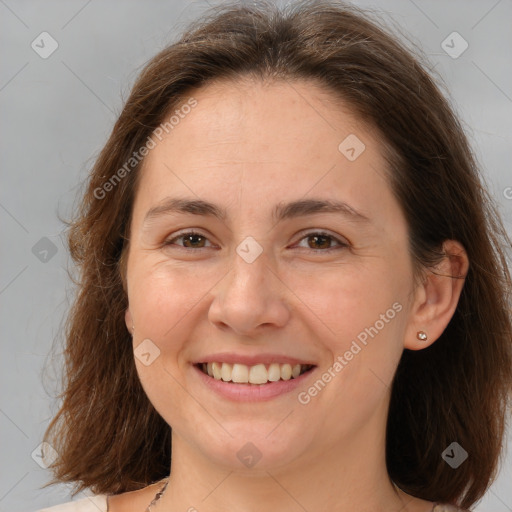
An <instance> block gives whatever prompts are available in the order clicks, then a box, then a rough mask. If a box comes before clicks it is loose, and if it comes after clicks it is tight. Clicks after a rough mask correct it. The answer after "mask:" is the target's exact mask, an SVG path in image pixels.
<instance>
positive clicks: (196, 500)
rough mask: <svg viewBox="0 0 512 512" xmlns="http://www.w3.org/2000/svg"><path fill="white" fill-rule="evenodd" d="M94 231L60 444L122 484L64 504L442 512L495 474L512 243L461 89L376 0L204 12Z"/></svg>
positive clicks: (114, 169)
mask: <svg viewBox="0 0 512 512" xmlns="http://www.w3.org/2000/svg"><path fill="white" fill-rule="evenodd" d="M69 243H70V249H71V254H72V256H73V258H74V259H75V261H76V262H77V264H78V265H79V267H80V269H81V279H80V287H79V293H78V296H77V298H76V302H75V305H74V308H73V309H72V311H71V314H70V317H69V324H68V331H67V339H68V344H67V349H66V357H67V372H66V374H67V379H68V381H67V387H66V389H65V390H64V392H63V403H62V407H61V409H60V411H59V412H58V414H57V416H56V417H55V418H54V420H53V421H52V423H51V424H50V426H49V428H48V431H47V432H46V436H45V441H46V442H48V443H49V444H50V445H51V446H52V447H53V448H54V449H55V450H56V452H57V454H58V457H57V459H56V460H55V462H54V463H53V465H52V469H53V471H54V474H55V479H54V480H53V481H52V482H50V484H51V483H56V482H75V483H76V484H77V490H76V492H78V491H80V490H83V489H87V488H89V489H91V490H92V492H93V493H95V495H96V496H95V497H94V498H87V499H84V500H81V501H80V502H79V503H75V504H73V503H69V504H67V505H64V506H63V508H58V507H57V508H55V509H54V510H55V511H57V510H59V511H68V510H69V511H73V510H90V511H94V512H96V510H101V511H105V510H107V509H108V510H109V511H110V512H123V511H127V510H129V511H135V512H136V511H141V512H143V511H144V510H162V511H165V510H169V511H170V510H173V511H178V510H188V511H195V510H198V511H200V512H202V511H212V512H216V511H221V510H239V509H243V510H248V511H255V512H256V511H261V510H269V509H270V508H279V509H280V510H286V511H295V510H307V511H320V510H322V511H324V510H333V511H335V510H340V511H341V510H358V511H370V510H371V511H386V512H389V511H396V512H398V511H408V512H427V511H435V512H440V511H443V510H458V508H459V507H460V508H462V509H468V508H469V507H470V506H471V505H473V504H474V503H475V502H476V501H477V500H478V499H480V498H481V497H482V495H483V494H484V493H485V491H486V489H487V488H488V487H489V485H490V484H491V482H492V480H493V478H494V476H495V473H496V468H497V463H498V459H499V454H500V448H501V443H502V439H503V433H504V424H505V420H506V417H507V416H506V415H507V405H508V403H509V398H510V390H511V383H512V375H511V367H512V355H511V340H512V334H511V333H512V327H511V317H510V307H509V305H510V302H509V301H510V297H509V295H508V293H509V292H510V283H511V280H510V273H509V269H508V268H507V264H506V260H505V256H504V251H505V247H506V246H507V245H509V244H510V240H509V239H508V238H507V235H506V233H505V231H504V229H503V227H502V224H501V222H500V220H499V217H498V216H497V214H496V213H495V209H494V207H493V205H492V202H491V200H490V198H489V197H488V195H487V193H486V192H485V190H484V189H483V188H482V186H481V180H480V177H479V174H478V171H477V168H476V165H475V162H474V160H473V157H472V154H471V151H470V149H469V147H468V143H467V140H466V138H465V135H464V133H463V131H462V129H461V127H460V125H459V123H458V121H457V119H456V118H455V117H454V115H453V113H452V111H451V109H450V107H449V105H448V103H447V101H446V100H445V99H444V98H443V96H442V95H441V93H440V92H439V90H438V89H437V87H436V86H435V84H434V83H433V81H432V79H431V78H430V77H429V75H428V74H427V73H426V72H425V71H424V70H423V69H422V67H421V66H420V65H419V63H418V62H417V60H416V59H415V58H414V57H413V56H411V54H410V53H408V51H407V50H405V49H404V48H403V47H402V46H401V45H400V44H399V43H398V42H397V41H396V40H395V39H394V38H393V37H391V36H390V35H388V34H387V33H385V32H384V31H383V30H382V29H381V28H379V27H378V25H377V24H376V23H373V22H370V21H369V20H368V19H367V16H366V15H365V14H364V13H363V12H360V11H358V10H357V9H355V8H352V7H350V8H349V7H345V6H342V5H340V4H338V3H334V2H329V1H327V0H326V1H322V2H314V3H311V2H307V3H305V2H303V3H295V4H292V5H291V6H290V7H288V9H287V10H285V11H283V12H281V11H279V10H278V9H277V8H276V7H273V6H272V5H271V4H268V5H267V4H261V3H260V4H257V5H251V6H248V5H243V4H229V5H226V4H224V5H223V6H221V7H218V8H216V10H214V11H213V12H212V13H210V16H209V17H205V19H202V20H199V21H198V22H197V23H196V24H195V25H194V26H192V27H190V29H189V30H188V31H187V32H186V33H185V34H184V35H183V37H182V38H181V39H180V40H179V41H178V42H177V43H175V44H173V45H171V46H169V47H168V48H166V49H165V50H163V51H162V52H161V53H159V54H158V55H157V56H156V57H155V58H153V59H152V61H151V62H150V63H149V64H148V65H147V66H146V68H145V69H144V70H143V72H142V74H141V75H140V77H139V79H138V81H137V82H136V84H135V86H134V88H133V91H132V93H131V95H130V97H129V99H128V101H127V103H126V105H125V107H124V110H123V112H122V113H121V115H120V117H119V119H118V121H117V123H116V125H115V126H114V129H113V132H112V135H111V137H110V139H109V140H108V142H107V144H106V146H105V148H104V149H103V151H102V153H101V154H100V156H99V158H98V160H97V162H96V165H95V167H94V169H93V171H92V173H91V176H90V180H89V184H88V190H87V192H86V194H85V196H84V199H83V203H82V205H81V208H80V210H79V212H78V215H77V218H76V219H75V221H74V222H73V223H72V225H71V230H70V235H69ZM171 428H172V435H171ZM171 452H172V458H171ZM48 485H49V484H48ZM78 506H82V507H83V508H77V507H78ZM47 510H52V509H51V508H50V509H47Z"/></svg>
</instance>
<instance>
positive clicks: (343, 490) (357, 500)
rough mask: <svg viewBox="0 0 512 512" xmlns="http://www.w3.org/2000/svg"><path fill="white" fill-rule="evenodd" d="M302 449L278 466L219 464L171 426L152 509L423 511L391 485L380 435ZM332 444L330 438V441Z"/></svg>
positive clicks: (417, 502) (418, 503) (209, 511)
mask: <svg viewBox="0 0 512 512" xmlns="http://www.w3.org/2000/svg"><path fill="white" fill-rule="evenodd" d="M372 441H373V442H369V439H368V436H364V435H359V436H357V437H356V438H354V439H352V440H351V442H349V443H337V445H338V446H339V449H337V450H336V449H329V450H325V451H324V452H320V451H319V452H317V453H316V454H315V455H313V456H312V455H311V454H310V453H309V454H308V456H307V460H306V456H305V455H302V456H300V457H298V458H297V459H296V461H294V463H293V464H288V465H286V466H284V467H274V468H272V467H268V468H265V469H258V465H256V466H254V467H253V468H252V469H250V470H249V469H244V470H241V469H235V468H229V467H225V468H221V467H219V466H218V465H216V464H213V463H212V462H211V461H210V460H209V459H206V458H205V457H204V454H202V453H201V452H199V451H198V450H196V449H195V448H194V447H193V446H192V445H190V444H189V443H188V441H186V440H185V439H183V438H182V437H180V436H179V435H177V434H176V433H175V432H173V444H172V464H171V471H170V475H171V477H170V479H169V484H168V486H167V489H166V491H165V493H164V494H163V496H162V497H161V499H160V500H159V502H158V504H157V506H156V507H155V511H159V510H160V511H165V510H184V511H185V510H186V511H188V512H196V511H200V512H221V511H224V510H244V511H246V512H257V511H258V512H259V511H261V510H267V509H270V508H276V507H277V508H279V510H282V511H285V512H287V511H290V512H292V511H299V510H303V511H307V512H320V511H324V510H331V511H333V512H338V511H339V512H342V511H349V510H350V511H351V510H358V511H361V512H370V511H371V512H384V511H385V512H399V511H400V512H413V511H414V512H416V511H418V512H420V511H421V512H426V511H428V510H430V508H427V505H428V502H424V501H423V500H416V499H415V498H413V497H411V496H408V495H407V494H405V493H403V492H402V491H399V490H397V488H396V487H395V486H394V485H393V483H392V482H391V480H390V479H389V476H388V474H387V470H386V465H385V449H384V448H385V438H384V436H381V438H375V439H373V440H372ZM333 446H335V444H334V443H333Z"/></svg>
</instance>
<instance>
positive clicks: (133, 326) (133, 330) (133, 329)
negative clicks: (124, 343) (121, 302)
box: [132, 322, 135, 338]
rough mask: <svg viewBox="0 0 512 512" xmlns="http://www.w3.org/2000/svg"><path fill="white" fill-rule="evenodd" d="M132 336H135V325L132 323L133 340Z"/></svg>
mask: <svg viewBox="0 0 512 512" xmlns="http://www.w3.org/2000/svg"><path fill="white" fill-rule="evenodd" d="M134 334H135V324H134V323H133V322H132V338H133V335H134Z"/></svg>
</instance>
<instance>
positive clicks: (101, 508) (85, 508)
mask: <svg viewBox="0 0 512 512" xmlns="http://www.w3.org/2000/svg"><path fill="white" fill-rule="evenodd" d="M36 512H107V495H106V494H97V495H96V496H91V497H88V498H83V499H81V500H78V501H68V502H67V503H62V504H61V505H55V506H54V507H50V508H42V509H40V510H36ZM431 512H469V510H468V511H466V510H465V509H464V510H463V509H461V508H457V507H454V506H453V505H448V504H444V503H434V506H433V508H432V511H431Z"/></svg>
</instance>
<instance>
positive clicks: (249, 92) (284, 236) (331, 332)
mask: <svg viewBox="0 0 512 512" xmlns="http://www.w3.org/2000/svg"><path fill="white" fill-rule="evenodd" d="M193 97H194V98H195V99H196V100H197V102H198V104H197V106H196V107H195V108H194V109H193V110H192V111H191V113H190V114H188V115H187V116H185V117H184V118H183V119H181V120H180V122H179V124H177V125H176V126H175V127H174V129H173V130H172V131H171V132H170V133H169V134H167V135H165V136H164V137H163V138H162V140H161V141H158V140H157V139H155V141H156V142H157V144H156V147H155V148H154V149H152V150H151V151H150V152H149V154H148V156H147V157H146V159H145V161H144V166H143V169H142V175H141V181H140V184H139V188H138V190H137V194H136V199H135V203H134V209H133V218H132V224H131V237H130V246H129V255H128V263H127V289H128V298H129V308H128V309H127V311H126V325H127V328H128V329H129V331H130V332H132V329H133V326H134V327H135V328H134V331H133V347H134V349H135V348H137V347H138V346H139V344H140V343H141V342H142V341H143V340H145V339H150V340H151V341H152V342H153V343H154V344H155V345H156V346H157V347H158V348H159V350H160V355H159V356H158V357H157V358H156V359H155V360H154V361H153V362H152V363H151V364H150V365H148V366H145V365H144V364H142V363H141V362H140V361H139V359H138V358H135V364H136V367H137V371H138V374H139V376H140V379H141V383H142V385H143V387H144V390H145V392H146V393H147V395H148V397H149V399H150V400H151V402H152V403H153V404H154V406H155V408H156V409H157V411H158V412H159V413H160V414H161V415H162V417H163V418H164V419H165V420H166V422H167V423H168V424H169V425H171V426H172V429H173V441H172V442H173V446H172V452H173V456H172V465H171V468H170V474H171V480H170V484H169V487H168V489H167V491H166V492H165V494H164V495H163V497H162V498H161V500H160V501H159V503H158V505H157V506H155V510H169V511H171V510H172V511H178V510H183V511H185V510H189V509H190V510H193V509H191V507H194V508H195V509H196V510H198V511H200V512H203V511H204V512H220V511H224V510H244V511H246V512H256V511H261V510H269V509H271V508H272V509H279V510H284V511H290V512H292V511H300V510H307V511H310V512H313V511H318V512H319V511H322V510H333V511H346V510H359V511H368V512H369V511H372V512H376V511H386V512H390V511H396V512H398V511H404V510H405V511H414V512H427V511H429V510H431V508H432V503H430V502H427V501H424V500H420V499H416V498H413V497H412V496H409V495H407V494H405V493H404V492H402V491H396V490H395V488H394V487H393V485H392V483H391V481H390V478H389V476H388V474H387V471H386V466H385V426H386V417H387V411H388V405H389V398H390V383H391V381H392V378H393V375H394V372H395V370H396V367H397V365H398V362H399V359H400V355H401V353H402V351H403V350H404V348H408V349H411V350H420V349H423V348H425V347H427V346H428V345H430V344H431V343H434V342H435V340H436V339H437V338H438V337H439V335H440V334H441V333H442V332H443V330H444V329H445V327H446V325H447V324H448V322H449V320H450V318H451V316H452V315H453V313H454V311H455V308H456V305H457V301H458V299H459V296H460V292H461V289H462V286H463V279H451V278H449V277H440V276H436V275H434V274H432V273H430V272H427V273H426V274H425V279H424V280H423V282H421V283H418V284H416V283H415V281H414V279H413V266H412V259H411V256H410V254H409V252H408V232H407V224H406V221H405V218H404V216H403V214H402V212H401V209H400V206H399V204H398V203H397V201H396V199H395V198H394V196H393V194H392V192H391V189H390V187H389V184H388V182H387V180H386V177H385V169H386V162H385V161H384V159H383V157H382V154H381V143H380V141H379V138H378V135H377V134H376V133H374V132H373V131H372V130H370V129H369V128H368V127H367V126H364V125H363V124H362V123H361V122H360V121H359V120H358V119H357V117H355V116H354V115H353V114H352V113H351V111H350V109H349V108H348V106H346V105H345V106H343V105H340V103H339V102H338V103H336V104H335V103H334V102H333V101H332V100H333V98H331V97H330V95H329V93H328V92H326V91H324V90H323V89H322V88H321V87H319V86H317V85H316V84H312V83H308V82H305V81H299V82H293V83H287V82H273V83H265V84H263V83H261V82H257V81H254V82H251V81H244V82H243V83H236V84H235V83H232V82H216V83H213V84H210V85H208V86H206V87H203V88H200V89H198V90H196V91H194V93H193ZM349 134H356V135H357V137H358V138H359V139H360V140H361V141H363V142H364V144H365V150H364V151H363V152H362V153H361V154H360V156H359V157H358V158H356V160H355V161H349V160H348V159H347V158H346V157H345V156H344V154H342V153H341V152H340V151H339V150H338V146H339V144H340V142H342V141H343V140H344V139H345V138H346V137H347V136H348V135H349ZM185 196H186V197H191V198H193V199H202V200H206V201H210V202H213V203H216V204H217V205H218V206H219V207H222V208H225V209H226V210H227V217H226V219H224V220H223V221H222V220H219V219H215V218H212V217H208V216H199V215H194V214H190V213H172V214H167V215H162V216H160V217H158V218H154V219H153V220H152V221H151V222H149V223H144V217H145V215H146V213H147V212H148V211H149V210H150V209H151V208H153V207H154V206H156V205H158V204H160V203H161V202H162V201H163V200H164V199H165V198H166V197H185ZM304 198H317V199H331V200H334V199H337V200H342V201H345V202H346V203H348V204H349V205H350V206H351V207H353V208H354V209H356V210H358V211H360V212H362V213H364V215H365V216H367V217H368V221H355V220H353V219H351V218H350V217H348V216H344V215H343V214H339V213H323V212H322V213H315V214H310V215H306V216H301V217H298V218H291V219H287V220H284V221H281V222H280V223H278V224H275V223H274V222H273V220H272V218H271V212H272V209H273V207H274V206H275V205H276V204H278V203H280V202H288V201H293V200H298V199H304ZM191 228H193V229H194V230H195V231H196V232H199V233H200V234H201V235H202V236H203V237H206V239H204V238H201V237H199V238H196V239H195V240H194V241H193V243H192V244H190V243H189V244H188V245H186V244H187V239H185V238H178V239H176V238H175V237H177V236H179V235H182V234H184V233H185V232H186V231H187V230H189V229H191ZM318 231H324V232H325V231H327V232H328V234H329V235H332V236H333V237H334V238H333V239H329V238H328V239H327V240H326V239H322V240H320V241H319V242H317V243H316V244H315V239H314V238H313V237H311V236H309V237H307V236H306V235H311V234H312V233H318ZM248 236H251V237H253V238H254V239H255V240H256V241H257V242H258V243H259V244H260V246H261V247H262V249H263V252H262V253H261V255H260V256H259V257H258V258H257V259H256V260H255V261H254V262H252V263H247V262H246V261H245V260H244V259H243V258H241V257H240V256H239V255H238V254H237V252H236V248H237V246H238V245H239V244H240V243H241V242H242V241H243V240H245V238H246V237H248ZM173 239H174V241H172V242H171V245H164V242H165V241H166V240H167V241H171V240H173ZM336 239H339V240H340V241H341V242H343V243H345V244H348V246H342V245H339V244H338V243H337V242H336ZM172 244H174V245H172ZM326 248H327V249H328V248H334V249H333V250H330V251H327V250H326ZM445 251H446V252H447V254H448V256H447V257H446V258H445V259H444V260H443V261H442V262H441V263H440V264H439V266H438V268H437V272H439V273H440V274H443V275H447V274H452V275H459V276H465V275H466V272H467V268H468V261H467V256H466V253H465V251H464V249H463V247H461V246H460V244H458V243H457V242H453V241H447V242H446V243H445ZM395 303H399V304H400V305H401V306H402V309H401V311H400V312H399V313H397V314H396V315H395V316H394V318H393V319H392V320H389V321H388V322H387V323H385V327H384V328H382V329H380V330H379V332H378V334H377V335H375V336H374V337H373V338H369V341H368V344H367V345H366V346H364V347H363V348H362V350H361V351H360V352H359V353H358V354H357V355H356V356H354V357H353V359H352V360H351V361H349V362H348V364H347V365H346V366H345V367H344V368H343V370H342V371H340V372H338V373H337V374H336V376H335V377H334V378H332V380H331V381H330V382H329V383H328V384H327V385H326V386H325V387H324V388H323V389H322V390H321V392H319V393H318V394H317V395H316V396H315V397H314V398H311V400H310V402H309V403H307V404H301V403H299V402H298V400H297V392H295V391H294V392H291V393H287V394H285V395H281V396H279V397H276V398H273V399H272V400H270V401H266V402H260V403H250V402H247V403H244V402H239V403H234V402H231V401H229V400H227V399H225V398H223V397H220V396H218V395H216V394H214V393H213V392H212V391H211V390H209V389H208V388H207V387H206V386H205V385H204V384H202V383H201V381H200V380H199V379H198V378H197V375H196V373H195V370H194V369H193V368H192V366H191V362H194V361H197V360H198V359H200V358H201V356H204V355H205V354H210V353H214V352H222V351H227V352H237V353H243V354H251V355H252V354H258V353H262V352H273V353H279V354H284V355H290V356H294V357H298V358H300V359H303V360H307V361H311V362H314V364H316V365H317V368H316V370H315V371H314V372H313V374H311V376H310V377H309V378H308V381H307V383H306V384H304V385H303V386H302V387H301V388H300V390H307V388H308V387H309V386H311V385H312V384H313V383H314V382H315V381H316V380H317V379H318V378H319V377H320V375H321V374H322V373H323V372H324V371H326V370H327V369H328V368H330V367H332V366H333V363H334V362H335V360H336V358H337V357H338V356H339V355H343V354H344V353H345V352H346V351H347V350H348V349H349V348H350V346H351V343H352V341H353V340H355V339H356V337H357V335H358V334H359V333H361V332H362V331H364V329H365V328H367V327H369V326H373V325H374V324H375V322H376V321H377V320H379V318H381V317H380V315H381V314H383V313H385V312H386V311H387V310H389V309H390V308H391V307H392V305H393V304H395ZM420 330H421V331H425V332H426V333H427V334H428V339H427V340H424V341H421V340H418V339H417V337H416V334H417V332H418V331H420ZM247 442H252V443H253V444H254V445H255V446H256V447H257V448H258V450H259V452H260V453H261V455H262V457H261V459H260V460H259V461H258V463H257V464H256V465H255V466H253V467H252V468H247V467H245V466H244V465H243V464H242V463H241V462H240V460H239V459H238V457H237V452H238V451H239V450H240V449H241V448H242V447H243V446H244V445H245V444H246V443H247ZM160 487H161V484H160V485H153V486H149V487H146V488H144V489H142V490H140V491H135V492H131V493H125V494H121V495H117V496H111V497H110V499H109V510H110V511H111V512H112V511H113V512H123V511H125V510H130V511H134V510H140V511H141V512H142V511H143V510H145V508H146V507H147V505H148V504H149V503H150V501H151V500H152V498H153V496H154V494H155V493H156V492H157V491H158V489H159V488H160Z"/></svg>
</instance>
